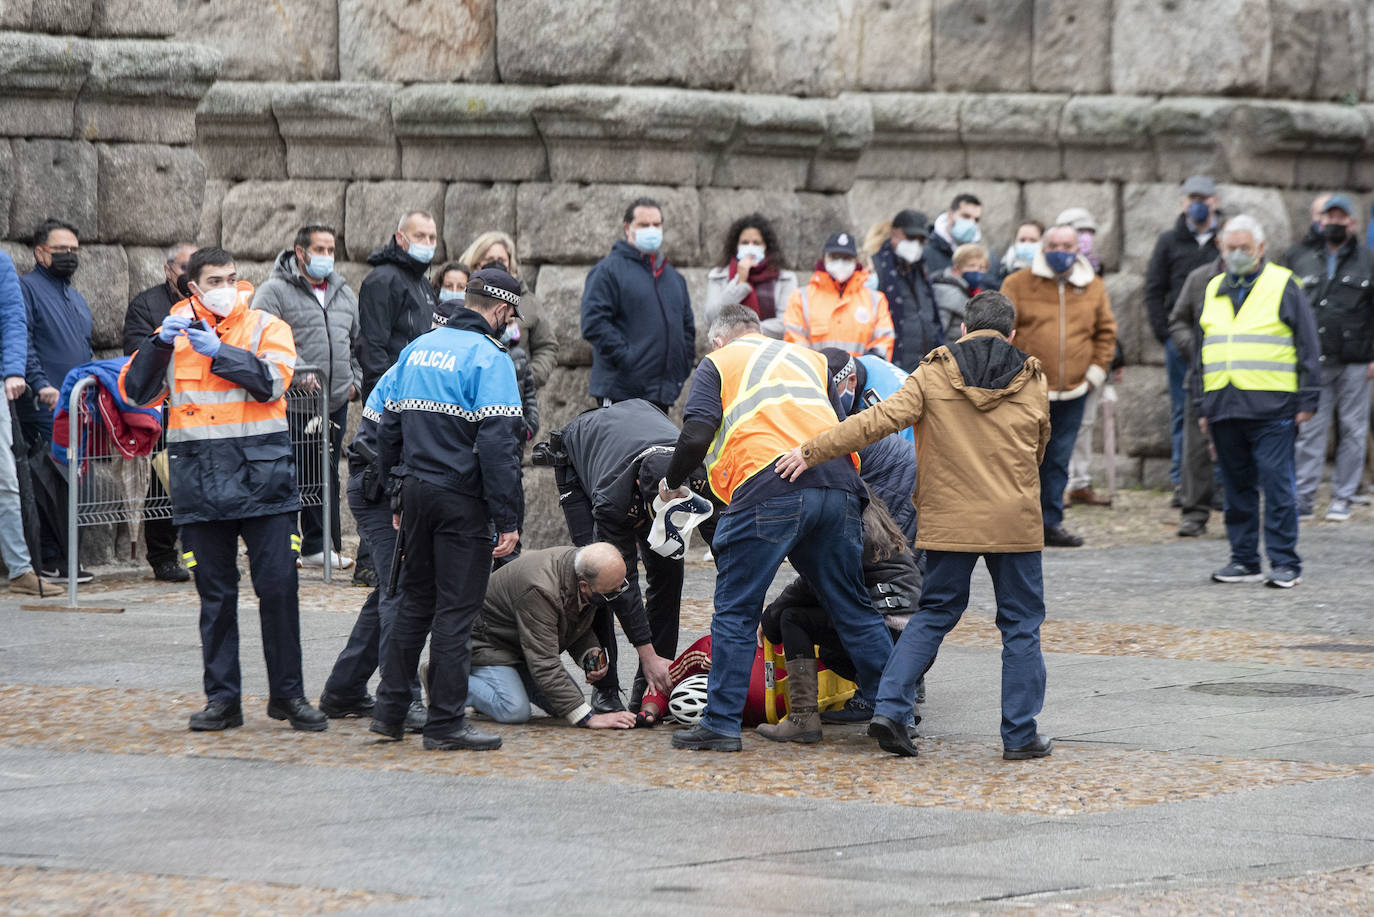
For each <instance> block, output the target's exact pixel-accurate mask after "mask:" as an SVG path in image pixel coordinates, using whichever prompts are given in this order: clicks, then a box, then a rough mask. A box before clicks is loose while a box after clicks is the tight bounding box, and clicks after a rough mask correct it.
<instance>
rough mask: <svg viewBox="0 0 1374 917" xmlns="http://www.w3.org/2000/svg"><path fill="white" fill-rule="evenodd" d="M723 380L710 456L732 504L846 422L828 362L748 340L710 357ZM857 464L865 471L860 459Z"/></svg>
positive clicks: (712, 472) (753, 337)
mask: <svg viewBox="0 0 1374 917" xmlns="http://www.w3.org/2000/svg"><path fill="white" fill-rule="evenodd" d="M706 359H708V360H710V361H711V362H712V363H713V364H714V365H715V367H716V371H717V372H719V373H720V404H721V408H722V416H721V421H720V428H719V429H717V430H716V436H715V439H713V440H712V441H711V447H710V449H709V450H708V451H707V453H706V474H707V477H708V478H709V480H710V483H711V490H712V491H713V492H714V493H715V495H716V497H717V498H719V499H720V501H721V502H722V503H725V504H726V505H729V503H730V500H731V498H732V497H733V496H734V493H735V490H736V488H738V487H739V486H740V485H741V484H743V483H744V482H745V481H747V480H749V478H751V477H753V476H754V475H755V474H757V473H759V472H760V471H762V470H763V469H765V468H767V467H768V466H769V465H771V464H772V463H773V462H774V461H776V460H777V459H778V458H780V457H781V456H783V455H785V454H787V453H788V452H790V451H791V450H792V449H794V448H796V447H797V446H800V445H801V444H802V443H804V442H806V441H807V440H809V439H811V438H812V437H813V436H816V435H817V434H819V433H822V432H824V431H826V430H829V429H830V428H831V427H833V426H835V424H836V423H837V422H838V420H837V418H836V417H835V408H834V406H833V405H831V403H830V398H829V396H828V395H827V394H826V376H827V373H828V368H827V366H826V362H825V357H824V356H822V355H821V354H819V353H816V352H815V351H812V350H807V349H806V348H804V347H798V346H795V345H793V344H786V343H783V342H782V341H776V340H773V339H772V338H766V337H764V336H763V335H761V334H746V335H744V336H743V337H740V338H736V339H735V340H734V341H731V342H730V343H729V344H726V345H725V346H724V347H722V348H721V349H720V350H717V351H716V352H715V353H712V354H710V355H709V356H707V357H706ZM850 460H851V461H852V462H854V467H855V468H858V466H859V461H858V458H857V457H855V456H853V455H851V456H850Z"/></svg>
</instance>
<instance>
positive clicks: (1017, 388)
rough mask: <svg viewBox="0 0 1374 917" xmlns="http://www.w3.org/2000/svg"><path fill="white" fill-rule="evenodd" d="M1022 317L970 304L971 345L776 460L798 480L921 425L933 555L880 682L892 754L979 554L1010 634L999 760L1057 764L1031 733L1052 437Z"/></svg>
mask: <svg viewBox="0 0 1374 917" xmlns="http://www.w3.org/2000/svg"><path fill="white" fill-rule="evenodd" d="M1015 320H1016V313H1015V310H1014V309H1013V307H1012V304H1011V302H1010V301H1009V300H1008V299H1007V298H1006V297H1005V296H1003V295H1002V294H1000V293H993V292H985V293H980V294H978V295H977V296H975V297H974V298H973V299H971V300H969V303H968V310H967V312H966V313H965V321H964V323H963V325H962V327H961V329H960V330H961V331H963V332H964V336H963V337H961V338H960V339H959V340H958V341H956V342H955V343H953V344H950V345H949V346H947V347H939V348H936V349H935V350H934V351H932V352H931V353H930V355H929V356H927V357H926V358H925V361H924V362H922V363H921V365H920V366H918V367H916V371H915V372H914V373H912V374H911V375H910V376H909V377H908V378H907V380H906V382H905V383H903V385H902V387H901V388H900V389H898V390H897V391H896V392H894V393H893V394H892V395H891V396H890V397H888V398H887V399H886V400H884V401H882V402H880V403H879V404H876V405H874V406H873V407H871V408H869V409H868V410H866V411H861V412H860V413H858V414H855V415H854V416H852V417H850V418H849V419H848V420H846V421H844V423H842V424H840V425H839V426H837V427H833V428H831V429H830V430H828V431H826V432H825V433H822V434H821V435H819V436H817V437H815V438H814V439H812V440H810V441H809V442H806V443H803V444H802V445H801V446H799V447H798V448H796V449H794V450H793V451H792V452H790V453H788V454H787V455H785V456H783V457H782V458H781V459H779V460H778V463H777V469H778V473H779V474H781V475H783V476H784V477H788V478H793V477H795V476H796V475H798V474H800V473H801V472H802V471H804V470H806V469H807V468H808V467H814V466H816V465H818V464H820V463H822V462H825V461H827V460H829V459H832V458H834V457H835V456H837V455H843V454H845V453H848V452H852V451H855V450H857V449H859V448H860V447H862V446H864V445H866V444H867V443H871V442H875V441H877V440H879V439H881V438H882V437H884V436H887V435H888V434H889V433H893V432H896V431H897V430H900V429H902V428H904V427H907V426H915V427H916V455H917V463H916V464H917V472H916V494H915V496H914V499H915V501H916V511H917V517H918V518H919V520H920V522H919V528H918V530H917V533H916V547H918V548H924V549H925V551H926V579H925V585H924V589H923V591H922V593H921V603H920V607H919V610H918V612H917V614H915V615H913V616H912V619H911V623H910V624H908V625H907V628H906V630H904V631H902V637H901V639H900V640H898V641H897V646H896V648H895V649H894V650H893V651H892V656H891V657H890V658H889V659H888V662H887V666H886V667H885V668H884V669H883V677H882V681H881V683H880V684H879V686H878V703H877V707H876V709H875V714H874V717H873V720H872V723H871V724H870V725H869V728H868V734H869V735H871V736H874V737H875V738H877V739H878V744H879V745H881V746H882V747H883V749H885V750H886V751H890V752H892V753H893V754H896V755H907V756H915V755H916V746H915V744H914V743H913V742H912V741H911V738H910V737H909V736H908V734H907V732H906V729H905V726H904V724H905V722H906V717H907V715H908V714H909V713H910V712H911V705H912V703H913V701H914V699H915V691H916V681H917V679H919V678H920V677H921V676H922V675H924V674H925V672H926V670H927V669H929V668H930V666H931V664H932V663H934V661H935V654H936V653H937V652H938V651H939V649H940V642H941V641H942V640H943V639H944V636H945V634H947V633H949V632H950V631H951V630H952V629H953V628H954V625H956V624H958V623H959V618H960V616H961V615H963V613H964V609H965V608H967V607H968V597H969V579H970V577H971V576H972V574H973V567H974V565H975V564H976V563H977V562H978V558H979V557H982V558H983V560H984V562H985V563H986V564H987V568H988V572H989V573H990V574H991V575H992V583H993V589H994V590H995V592H996V594H997V626H998V627H999V628H1000V629H1001V631H1002V647H1003V649H1002V746H1003V750H1002V757H1003V758H1006V759H1007V760H1009V761H1018V760H1023V759H1026V758H1040V757H1044V756H1045V755H1048V754H1049V753H1050V749H1051V747H1052V743H1051V742H1050V740H1049V739H1048V738H1046V737H1044V736H1041V735H1038V734H1037V733H1036V731H1035V717H1036V715H1037V714H1038V713H1039V712H1040V708H1041V706H1042V705H1043V703H1044V700H1045V662H1044V659H1043V658H1042V656H1041V654H1040V623H1041V622H1042V621H1043V620H1044V619H1045V598H1044V593H1045V590H1044V582H1043V579H1042V577H1041V569H1040V555H1041V551H1042V549H1043V547H1044V541H1043V538H1042V535H1043V531H1042V528H1041V521H1040V486H1039V475H1038V471H1037V469H1038V466H1039V465H1040V461H1041V459H1042V458H1043V457H1044V454H1045V448H1046V446H1047V445H1048V444H1049V442H1050V435H1051V434H1050V420H1049V411H1050V408H1049V401H1048V398H1047V388H1046V383H1045V374H1044V373H1043V372H1042V371H1041V368H1040V361H1039V360H1037V359H1036V358H1035V357H1032V356H1028V355H1026V354H1024V353H1022V352H1021V351H1019V350H1017V349H1016V348H1015V347H1013V346H1011V338H1012V336H1013V335H1014V334H1015V331H1014V330H1013V326H1014V324H1015Z"/></svg>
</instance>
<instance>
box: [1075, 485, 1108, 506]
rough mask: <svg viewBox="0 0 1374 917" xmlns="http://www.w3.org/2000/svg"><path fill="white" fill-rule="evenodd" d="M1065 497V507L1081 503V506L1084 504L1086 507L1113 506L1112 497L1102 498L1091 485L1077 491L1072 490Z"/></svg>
mask: <svg viewBox="0 0 1374 917" xmlns="http://www.w3.org/2000/svg"><path fill="white" fill-rule="evenodd" d="M1064 496H1065V499H1064V505H1065V506H1068V505H1070V504H1071V503H1081V504H1083V505H1084V506H1111V505H1112V498H1111V497H1104V496H1102V495H1101V494H1100V493H1098V492H1097V491H1095V490H1093V489H1092V486H1091V485H1090V486H1088V487H1080V488H1078V489H1077V490H1071V491H1069V492H1068V493H1067V494H1065V495H1064Z"/></svg>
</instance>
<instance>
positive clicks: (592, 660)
mask: <svg viewBox="0 0 1374 917" xmlns="http://www.w3.org/2000/svg"><path fill="white" fill-rule="evenodd" d="M607 664H608V659H607V658H606V650H605V649H604V648H602V647H599V646H598V647H596V648H595V649H590V650H587V652H586V653H584V654H583V656H582V671H584V672H586V673H587V674H588V675H590V674H592V673H593V672H596V671H599V670H601V669H604V668H606V666H607Z"/></svg>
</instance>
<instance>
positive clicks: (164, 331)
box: [157, 315, 191, 344]
mask: <svg viewBox="0 0 1374 917" xmlns="http://www.w3.org/2000/svg"><path fill="white" fill-rule="evenodd" d="M189 324H191V320H190V319H189V318H187V317H186V316H185V315H169V316H167V317H166V318H164V319H163V320H162V328H161V330H159V331H158V333H157V337H158V340H160V341H162V343H164V344H170V343H172V342H173V341H175V340H176V339H177V335H178V334H181V332H183V331H185V330H186V326H187V325H189Z"/></svg>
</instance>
